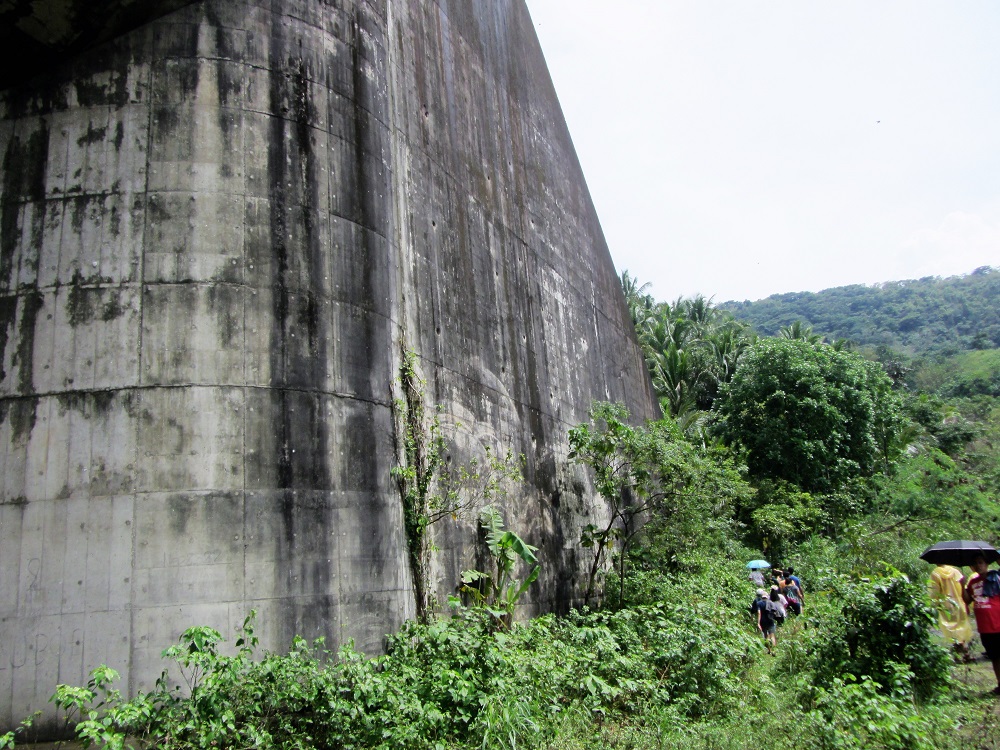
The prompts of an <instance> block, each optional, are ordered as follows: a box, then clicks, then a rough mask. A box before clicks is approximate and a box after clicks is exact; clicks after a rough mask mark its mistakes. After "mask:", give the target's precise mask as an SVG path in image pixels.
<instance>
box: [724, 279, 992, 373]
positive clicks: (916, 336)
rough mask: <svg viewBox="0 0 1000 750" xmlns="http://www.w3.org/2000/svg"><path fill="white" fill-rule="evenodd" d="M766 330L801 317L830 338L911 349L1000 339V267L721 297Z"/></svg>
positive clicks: (945, 349) (943, 349)
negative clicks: (734, 299) (746, 297)
mask: <svg viewBox="0 0 1000 750" xmlns="http://www.w3.org/2000/svg"><path fill="white" fill-rule="evenodd" d="M719 307H720V308H721V309H723V310H728V311H730V312H732V313H733V315H734V316H735V317H736V318H737V319H738V320H741V321H745V322H747V323H750V324H751V325H752V326H753V328H754V329H755V330H756V331H757V332H758V333H759V334H760V335H762V336H775V335H777V334H778V332H779V331H780V330H781V329H782V328H784V327H787V326H789V325H792V324H793V323H795V322H796V321H801V322H802V323H803V324H804V325H806V326H809V327H811V328H812V329H813V331H814V332H816V333H818V334H820V335H821V336H825V337H826V338H827V339H828V340H831V341H832V340H836V339H847V340H848V341H850V342H852V343H853V344H855V345H856V346H872V347H878V346H884V347H889V348H891V349H893V350H896V351H899V352H902V353H904V354H907V355H909V356H914V355H917V354H930V353H943V354H954V353H956V352H959V351H963V350H971V349H993V348H996V347H1000V270H998V269H995V268H992V267H990V266H983V267H981V268H977V269H976V270H975V271H973V272H972V273H970V274H968V275H966V276H953V277H950V278H946V279H942V278H939V277H926V278H923V279H915V280H911V281H889V282H885V283H882V284H876V285H874V286H865V285H864V284H852V285H851V286H841V287H834V288H832V289H825V290H823V291H821V292H790V293H788V294H774V295H771V296H770V297H768V298H766V299H762V300H759V301H757V302H750V301H743V302H725V303H722V304H720V305H719Z"/></svg>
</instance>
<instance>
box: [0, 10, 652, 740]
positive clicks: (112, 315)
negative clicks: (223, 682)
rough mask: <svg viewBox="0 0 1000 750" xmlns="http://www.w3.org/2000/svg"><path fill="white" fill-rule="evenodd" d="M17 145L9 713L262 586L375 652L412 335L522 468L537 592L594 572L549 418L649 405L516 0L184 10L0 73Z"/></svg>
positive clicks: (276, 609) (126, 661)
mask: <svg viewBox="0 0 1000 750" xmlns="http://www.w3.org/2000/svg"><path fill="white" fill-rule="evenodd" d="M0 158H2V159H3V179H2V184H0V191H2V192H0V355H2V356H0V471H2V485H0V491H2V494H0V726H6V725H9V724H10V723H11V722H13V721H15V720H17V719H18V718H20V717H21V716H24V715H26V714H27V713H29V712H30V711H32V710H35V709H38V708H44V707H45V705H46V699H47V697H48V696H49V695H50V694H51V691H52V689H53V686H54V685H55V684H56V683H57V682H71V683H82V682H83V681H85V679H86V673H87V672H88V671H89V670H90V669H91V668H93V667H94V666H96V665H97V664H100V663H102V662H104V663H108V664H109V665H112V666H114V667H115V668H118V669H120V670H121V671H122V673H123V675H124V680H125V687H126V689H127V690H129V691H136V690H141V689H148V688H149V687H151V685H152V681H153V680H154V679H155V677H156V676H158V674H159V672H160V670H161V668H162V665H161V663H160V661H159V653H160V651H161V650H162V649H163V648H164V647H165V646H167V645H169V644H170V643H172V642H173V641H174V640H175V639H176V637H177V635H178V634H179V633H180V632H181V630H183V629H184V628H185V627H187V626H189V625H192V624H207V625H212V626H214V627H217V628H219V629H220V630H222V631H223V632H224V633H226V634H229V633H231V632H232V631H233V629H234V628H235V627H236V626H237V625H238V624H239V623H240V622H242V619H243V617H244V615H245V614H246V612H247V611H248V610H249V609H251V608H256V609H257V610H258V612H259V613H260V614H259V629H260V634H261V636H262V641H263V644H264V645H265V646H266V647H268V648H273V649H283V648H286V647H287V646H288V644H289V642H290V639H291V637H292V635H293V634H296V633H297V634H300V635H303V636H305V637H307V638H313V637H316V636H319V635H325V636H326V638H327V642H328V644H329V645H330V646H333V647H336V645H337V644H338V643H340V642H343V641H344V640H345V639H347V638H354V639H355V640H356V641H357V643H358V645H359V647H361V648H362V649H365V650H377V649H378V648H380V644H381V638H382V634H383V633H385V632H387V631H390V630H392V629H394V628H395V627H397V626H398V625H399V624H400V622H401V621H402V620H403V619H404V618H406V617H407V616H411V615H412V613H413V599H412V583H411V580H410V573H409V570H408V567H407V557H406V541H405V538H404V532H403V529H402V522H401V511H400V498H399V493H398V490H397V488H396V486H395V484H394V482H393V481H392V480H391V478H390V469H391V468H392V466H393V465H394V463H395V460H396V458H395V456H396V447H395V445H396V441H395V430H396V424H395V418H394V414H393V403H392V398H393V392H394V391H393V388H394V386H393V383H394V379H395V378H396V375H397V371H398V367H399V362H400V357H401V351H402V349H403V347H404V346H406V347H408V348H411V349H413V350H414V351H416V352H417V353H418V355H419V357H420V360H419V361H420V367H421V370H422V373H423V375H424V377H426V378H427V381H428V386H427V389H428V394H427V401H428V404H431V403H437V404H441V406H442V409H441V412H440V413H441V418H442V421H443V422H444V423H445V424H446V425H447V426H449V427H451V428H453V429H454V431H455V435H456V437H455V447H454V460H456V461H460V460H463V459H465V458H468V457H471V456H473V455H476V454H477V453H479V452H480V451H481V449H482V447H484V446H487V445H488V446H490V447H493V448H496V449H505V448H511V449H513V450H514V451H516V452H523V453H524V454H525V456H526V458H527V466H526V479H527V488H526V489H525V491H524V492H523V493H521V494H520V495H519V496H518V497H516V498H513V499H512V500H511V502H510V503H509V507H507V508H505V515H506V518H507V522H508V524H509V525H511V526H512V527H513V528H515V529H516V530H517V531H519V532H520V533H521V534H522V535H524V536H525V537H526V538H527V540H528V541H529V542H531V543H532V544H536V545H538V546H540V547H541V552H540V556H541V558H542V560H543V562H544V566H543V575H542V577H541V578H540V580H539V583H538V584H536V586H535V587H533V590H532V592H531V594H530V597H529V601H528V604H529V607H530V608H534V609H538V608H561V607H565V606H567V605H568V604H569V603H570V602H571V601H572V599H573V597H574V596H576V595H578V594H579V584H580V580H581V575H580V569H581V566H582V565H583V564H584V563H585V561H584V560H582V559H578V558H577V555H578V549H577V544H576V542H577V540H578V539H579V533H580V527H581V526H582V525H583V524H584V523H586V522H587V519H588V518H589V517H590V515H591V514H594V513H598V514H599V513H600V512H601V509H600V508H599V507H598V506H597V505H596V504H595V502H594V500H593V498H592V496H591V493H590V492H589V485H588V483H587V478H586V476H585V475H584V473H583V472H582V471H580V470H579V469H577V468H574V467H571V466H569V465H568V463H567V460H566V453H567V450H568V447H567V444H566V431H567V429H568V428H569V427H570V426H571V425H573V424H575V423H576V422H578V421H581V420H583V419H584V418H585V416H586V411H587V408H588V406H589V404H590V402H591V401H592V400H594V399H615V400H624V401H626V402H627V403H628V404H629V405H630V406H631V408H632V409H633V412H634V413H635V414H637V415H638V416H651V415H652V414H653V410H654V409H655V405H654V399H653V397H652V395H651V391H650V388H649V382H648V376H647V374H646V372H645V368H644V365H643V363H642V358H641V355H640V353H639V350H638V348H637V346H636V345H635V342H634V337H633V335H632V332H631V326H630V324H629V321H628V316H627V312H626V310H625V305H624V301H623V299H622V296H621V292H620V289H619V286H618V282H617V279H616V276H615V271H614V268H613V265H612V263H611V260H610V257H609V255H608V251H607V247H606V246H605V243H604V239H603V236H602V233H601V230H600V226H599V224H598V221H597V217H596V214H595V212H594V209H593V206H592V204H591V201H590V198H589V195H588V193H587V190H586V186H585V184H584V180H583V176H582V173H581V171H580V168H579V165H578V163H577V161H576V157H575V154H574V151H573V147H572V143H571V141H570V138H569V134H568V132H567V130H566V126H565V123H564V122H563V118H562V115H561V112H560V109H559V106H558V102H557V100H556V97H555V93H554V91H553V89H552V86H551V83H550V81H549V77H548V74H547V72H546V69H545V64H544V60H543V58H542V55H541V51H540V49H539V46H538V43H537V40H536V39H535V36H534V32H533V29H532V27H531V23H530V19H529V18H528V14H527V10H526V8H525V6H524V4H523V2H522V0H494V1H492V2H489V3H480V2H473V1H472V0H464V1H462V2H458V1H452V2H434V1H433V0H324V1H323V2H319V1H317V0H257V1H255V2H237V1H236V0H202V1H201V2H195V3H193V4H190V5H186V6H185V7H184V8H182V9H181V10H179V11H177V12H174V13H172V14H168V15H165V16H163V17H161V18H159V19H157V20H155V21H153V22H152V23H150V24H148V25H146V26H143V27H141V28H139V29H137V30H134V31H132V32H130V33H128V34H126V35H125V36H122V37H120V38H118V39H115V40H114V41H113V42H111V43H109V44H106V45H104V46H100V47H96V48H94V49H92V50H91V51H89V52H86V53H84V54H82V55H79V56H77V57H75V58H73V59H72V60H70V61H68V62H66V63H65V64H63V65H62V66H59V67H57V68H56V69H54V70H52V71H50V72H47V73H45V74H44V75H42V76H40V77H38V78H35V79H34V80H32V81H29V82H26V83H23V84H19V85H17V86H14V87H11V88H10V89H8V90H7V91H6V92H4V94H3V95H2V98H0ZM434 533H435V536H436V540H437V543H438V544H439V545H440V546H441V548H442V549H441V552H440V553H439V554H438V556H437V559H436V567H435V571H434V572H435V586H436V589H437V590H438V592H439V593H440V594H442V595H444V594H445V593H447V592H449V591H450V590H451V588H452V586H453V585H454V582H455V581H456V579H457V573H458V571H459V570H461V569H462V568H465V567H468V566H469V565H471V564H472V563H473V562H474V560H475V555H476V549H475V533H474V529H473V528H472V526H471V525H469V524H463V523H455V524H452V525H451V526H446V527H441V528H437V527H435V529H434Z"/></svg>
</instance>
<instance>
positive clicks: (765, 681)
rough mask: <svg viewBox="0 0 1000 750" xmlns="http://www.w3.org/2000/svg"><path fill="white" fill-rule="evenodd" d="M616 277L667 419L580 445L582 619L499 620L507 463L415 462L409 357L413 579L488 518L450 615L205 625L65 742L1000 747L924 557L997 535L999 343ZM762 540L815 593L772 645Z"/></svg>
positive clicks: (435, 438)
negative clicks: (584, 520)
mask: <svg viewBox="0 0 1000 750" xmlns="http://www.w3.org/2000/svg"><path fill="white" fill-rule="evenodd" d="M974 276H975V277H976V278H979V279H980V280H982V279H995V278H996V276H998V274H994V273H993V272H992V271H990V272H985V271H983V272H982V273H978V272H977V274H976V275H974ZM942 283H943V282H942ZM623 287H624V289H625V292H626V299H627V301H628V304H629V309H630V311H631V314H632V318H633V321H634V323H635V325H636V331H637V334H638V337H639V340H640V343H641V345H642V347H643V350H644V353H645V356H646V360H647V363H648V364H649V368H650V372H651V375H652V377H653V383H654V387H655V389H656V392H657V395H658V397H659V399H660V403H661V405H662V407H663V413H664V417H663V418H662V419H660V420H657V421H653V422H649V423H645V424H636V423H635V421H634V420H632V419H631V418H630V415H629V414H628V412H627V411H626V410H625V408H624V407H623V406H621V405H620V404H608V403H599V404H594V405H593V407H592V409H591V413H590V419H589V420H588V421H587V422H586V423H583V424H580V425H578V426H576V427H575V428H574V429H572V430H571V431H570V433H569V435H568V441H569V446H570V458H571V460H572V461H575V462H577V463H578V464H579V465H581V466H582V467H585V469H586V470H587V471H589V472H591V475H592V477H593V480H594V486H595V487H596V490H597V492H598V493H599V498H598V501H599V502H601V503H603V505H604V507H605V509H606V513H605V514H604V516H603V518H602V519H599V520H597V521H596V522H594V523H590V524H587V525H586V526H584V527H583V528H581V529H579V544H580V546H581V548H582V551H583V554H584V555H585V556H589V557H587V558H586V559H588V560H589V561H590V564H589V565H588V566H587V571H586V573H585V576H584V578H582V579H581V580H580V581H579V586H580V590H581V591H582V592H585V593H584V595H583V599H584V600H585V601H584V602H583V603H582V604H583V606H581V608H580V609H579V610H577V611H575V612H573V613H572V614H570V615H569V616H566V617H555V616H552V615H546V616H543V617H538V618H535V619H532V620H529V621H524V622H516V621H515V618H512V615H513V614H514V612H515V610H516V606H517V603H518V601H519V599H520V598H521V596H522V595H524V594H525V592H526V591H529V590H530V586H531V584H532V582H533V581H534V579H535V577H537V575H538V571H539V566H544V565H545V564H546V562H545V560H544V559H538V558H536V555H535V552H536V551H537V550H535V548H534V547H532V546H531V545H530V543H529V542H530V541H531V540H524V539H521V538H520V537H518V536H517V535H516V534H514V533H513V532H511V531H508V530H506V529H505V528H504V525H503V521H502V518H501V516H500V514H499V512H498V511H497V510H496V505H502V504H503V502H502V501H503V496H504V494H505V493H506V492H508V491H510V490H511V489H513V486H512V485H513V484H514V483H516V482H517V481H519V477H520V474H519V471H520V462H519V461H518V459H517V457H514V456H511V455H509V454H508V455H506V456H501V455H487V456H485V457H484V458H483V459H482V460H480V461H479V462H474V463H472V464H470V465H469V466H466V467H448V466H445V465H444V464H442V463H441V462H436V461H434V460H431V459H429V458H427V457H428V456H430V457H431V458H433V457H434V456H436V455H437V453H438V452H440V451H442V450H443V447H444V445H445V437H444V436H443V434H442V433H441V431H440V425H439V424H438V423H437V422H436V421H435V420H434V419H433V417H432V416H426V415H432V414H433V413H434V410H433V409H424V408H423V407H422V399H423V392H422V388H421V384H420V382H419V378H418V377H417V375H416V373H415V371H414V370H413V366H412V361H411V360H408V363H409V364H408V365H407V369H405V370H404V372H403V373H401V382H403V383H404V385H405V386H406V388H405V390H406V398H405V399H404V402H403V403H401V404H400V408H403V407H405V414H406V415H407V430H406V434H405V436H404V437H405V441H406V446H405V447H406V449H407V450H406V451H405V453H406V461H407V463H406V465H405V466H401V467H398V468H397V470H396V471H394V476H395V477H396V479H397V482H398V483H399V484H400V491H401V495H402V496H403V502H404V509H405V511H406V512H407V513H408V514H410V516H411V518H409V519H408V523H409V525H410V526H412V527H413V528H414V529H416V530H417V532H416V533H413V534H412V541H413V550H412V552H413V555H412V556H413V558H414V560H415V564H414V569H415V570H416V571H417V572H418V573H419V572H420V571H423V570H425V569H426V568H427V567H428V560H429V556H430V555H432V554H433V553H434V548H433V545H432V544H431V543H430V542H429V541H428V538H429V537H428V534H430V533H431V530H432V528H433V524H434V522H435V521H436V520H437V519H438V518H439V517H440V515H441V514H442V513H445V514H451V513H473V512H474V513H477V514H478V517H479V521H480V524H481V527H482V530H483V535H482V539H483V542H484V545H485V546H484V555H485V557H486V559H489V560H491V561H492V563H491V564H490V565H488V566H486V569H485V570H468V571H465V572H464V573H463V574H462V576H461V581H458V582H456V583H457V584H458V585H459V588H460V591H461V596H460V597H454V598H453V599H452V600H451V601H450V602H449V605H448V610H449V614H440V615H438V616H434V615H433V611H434V609H436V611H438V612H440V611H441V609H442V605H441V604H437V605H434V603H433V602H431V601H430V600H425V601H426V603H427V605H428V607H429V608H430V609H429V610H428V611H427V612H426V613H425V616H424V617H423V618H422V620H421V621H420V622H411V623H408V624H407V625H406V626H405V627H404V628H403V629H402V630H401V631H400V632H399V633H396V634H394V635H392V636H390V638H389V640H388V649H387V651H386V653H385V654H384V655H381V656H377V657H374V658H365V657H364V656H363V655H361V654H359V653H357V652H356V651H354V649H353V648H352V647H351V646H350V645H348V646H346V647H344V648H343V649H341V650H340V652H339V653H337V654H331V653H328V652H326V651H325V650H324V644H323V643H322V642H317V643H313V644H308V643H306V642H304V641H302V640H301V639H297V640H296V641H295V643H293V644H291V650H290V652H289V653H287V654H269V653H268V654H261V653H258V651H257V641H256V637H255V636H254V624H255V623H254V615H253V614H252V613H251V614H250V616H248V618H247V620H246V622H245V623H244V625H243V628H242V629H241V630H240V632H239V633H237V634H236V640H235V643H234V644H233V647H232V648H230V649H227V648H225V646H224V644H223V638H222V635H221V634H219V633H218V632H216V631H214V630H211V629H209V628H204V627H193V628H191V629H190V630H188V631H187V632H186V633H185V634H184V635H183V637H182V638H181V641H180V643H179V644H178V645H177V646H175V647H173V648H171V649H168V651H167V652H165V654H164V656H165V658H166V660H167V662H168V669H167V672H165V676H164V678H163V679H162V680H161V681H160V682H159V683H158V684H157V686H156V687H155V688H154V690H153V691H151V692H150V693H148V694H142V695H139V696H137V697H135V698H133V699H131V700H126V699H125V698H124V697H123V696H121V695H120V694H119V693H117V691H116V690H115V688H114V679H115V677H116V675H115V674H114V672H113V671H112V670H110V669H108V668H106V667H102V668H101V669H99V670H96V671H95V672H94V673H93V675H92V680H91V682H90V684H89V685H88V686H86V687H73V686H59V688H58V689H57V691H56V694H55V696H54V698H53V700H54V701H55V702H56V703H57V704H58V705H59V706H60V707H61V708H62V709H64V710H65V711H66V715H67V718H68V721H69V723H70V726H71V727H74V728H75V732H76V734H77V736H78V737H79V738H81V739H82V740H83V741H84V743H85V744H93V745H95V746H106V747H124V746H126V745H129V744H130V745H133V746H136V747H139V746H142V747H147V746H156V747H167V748H219V747H225V748H244V747H246V748H249V747H261V748H313V747H316V748H369V747H379V748H472V747H478V748H511V749H512V748H534V747H549V748H560V749H565V750H570V749H573V748H595V747H596V748H734V749H735V748H754V749H756V748H759V747H769V748H817V749H819V748H822V749H826V748H868V747H879V748H901V749H902V748H937V747H941V748H944V747H956V746H969V747H995V746H996V745H997V742H998V741H1000V726H998V720H997V716H996V713H995V705H996V703H995V698H994V696H992V695H990V694H985V695H984V693H986V689H987V688H991V687H992V686H993V683H992V682H991V680H992V676H991V673H990V670H989V667H988V666H987V665H986V664H980V665H975V667H967V666H963V667H958V666H956V665H955V664H953V661H952V658H951V656H950V655H949V651H948V648H947V646H946V644H944V643H942V641H941V639H940V637H939V636H937V635H935V633H934V630H933V628H934V626H935V623H936V617H935V613H934V611H933V610H932V609H931V607H930V605H929V602H928V600H927V598H926V590H925V587H924V583H923V579H924V578H925V577H926V575H927V572H928V566H927V565H926V564H924V563H922V562H921V561H920V560H919V559H918V555H919V553H920V551H921V550H922V549H923V548H924V547H925V546H927V544H929V543H931V542H933V541H937V540H940V539H946V538H982V539H985V540H987V541H990V542H994V543H996V542H997V541H998V537H997V521H998V513H997V505H996V498H995V497H993V496H992V495H991V494H990V493H992V492H995V490H996V487H997V486H998V479H1000V456H998V453H997V446H998V445H1000V408H998V404H997V400H996V395H995V394H994V393H991V392H989V389H988V388H985V387H982V384H983V383H995V382H996V373H997V367H998V365H1000V361H998V359H997V358H996V357H995V356H994V355H996V354H997V350H996V349H989V350H978V351H961V352H957V353H955V354H953V355H951V356H950V357H948V359H947V360H944V359H942V358H943V357H945V356H946V355H944V354H942V350H940V349H939V350H938V351H937V352H936V353H934V354H930V353H928V352H927V351H924V350H921V349H919V348H918V347H916V345H915V344H914V343H913V342H912V341H911V343H910V344H909V345H910V346H911V351H910V352H909V354H903V353H899V352H893V351H891V350H887V349H883V350H882V351H881V353H880V356H878V357H877V359H873V358H871V357H866V356H863V353H864V352H865V351H866V350H865V349H863V348H862V349H860V350H852V349H851V347H849V346H847V345H845V343H844V342H842V341H837V342H835V343H826V342H825V341H824V340H823V339H822V337H821V336H820V335H819V334H818V333H814V332H813V330H812V329H811V328H810V326H809V325H808V324H804V323H802V322H801V321H798V320H791V321H788V322H785V323H784V324H783V326H784V327H783V328H782V329H781V330H779V331H777V333H778V336H777V337H773V338H771V337H760V336H758V334H757V333H756V332H755V331H753V329H751V328H750V327H749V326H748V325H747V324H746V323H741V322H739V321H737V320H735V319H734V317H733V316H732V314H731V313H729V312H726V311H724V310H721V309H719V308H716V307H714V306H713V305H712V304H711V303H709V302H708V301H707V300H705V299H704V298H695V299H693V300H678V301H677V302H675V303H662V302H657V301H655V300H653V299H652V298H651V297H649V296H648V295H646V294H645V293H644V290H643V289H642V288H641V287H640V286H638V285H637V284H636V282H635V280H633V279H631V278H629V277H628V275H627V274H625V275H624V276H623ZM831 335H835V333H831ZM932 343H933V342H932ZM904 359H905V364H904V363H903V361H904ZM415 457H422V458H420V460H417V458H415ZM494 501H496V505H495V504H494ZM760 556H766V557H767V558H768V559H770V560H771V561H772V562H783V563H791V564H794V565H795V567H796V569H797V570H798V572H799V573H800V575H802V577H803V580H804V584H805V586H804V590H805V608H804V612H803V613H802V615H800V616H797V617H792V618H789V620H788V621H787V622H786V623H785V624H784V625H783V627H782V628H781V631H780V634H779V643H778V649H777V654H776V656H774V657H771V656H769V655H768V652H767V650H766V649H765V646H764V641H763V640H762V639H761V638H760V636H759V635H758V633H757V632H756V628H755V626H754V623H753V622H752V621H751V619H750V618H749V616H748V613H747V605H748V604H749V603H750V600H751V598H752V586H751V584H750V583H749V582H748V580H747V576H746V569H745V567H744V563H745V561H746V560H749V559H751V558H757V557H760ZM421 591H426V588H423V589H421ZM424 595H425V594H424V593H420V592H418V596H424ZM984 671H985V672H986V673H988V676H986V677H984V676H983V673H984ZM178 685H183V688H180V687H178ZM28 734H30V729H26V730H24V733H23V734H22V733H12V734H9V735H6V736H2V737H0V748H4V747H8V746H12V745H13V742H14V740H15V739H17V738H20V737H22V736H28Z"/></svg>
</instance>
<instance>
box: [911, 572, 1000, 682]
mask: <svg viewBox="0 0 1000 750" xmlns="http://www.w3.org/2000/svg"><path fill="white" fill-rule="evenodd" d="M969 567H970V568H971V569H972V575H971V576H970V577H969V578H968V579H966V577H965V576H964V575H963V574H962V571H961V570H959V569H958V568H956V567H953V566H951V565H938V566H937V567H936V568H934V570H933V571H931V577H930V581H929V582H928V592H929V593H930V596H931V601H932V602H933V603H934V605H935V607H936V608H937V611H938V626H939V628H940V630H941V633H942V634H943V635H944V636H945V637H947V638H949V639H951V641H952V642H953V643H954V644H955V652H956V655H957V656H958V658H960V659H962V660H963V661H966V662H970V661H973V657H972V654H971V652H970V651H969V642H970V641H971V640H972V625H971V623H970V621H969V610H970V609H971V610H972V613H973V615H974V617H975V622H976V630H977V631H979V639H980V641H981V642H982V644H983V650H984V651H985V652H986V658H988V659H989V660H990V662H991V663H992V664H993V673H994V675H995V676H996V679H997V687H996V688H994V690H993V692H994V693H996V694H998V695H1000V571H997V570H996V569H995V568H994V569H990V566H989V562H988V561H987V560H986V558H985V556H983V555H977V556H976V557H975V558H973V560H972V562H971V563H970V564H969Z"/></svg>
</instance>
